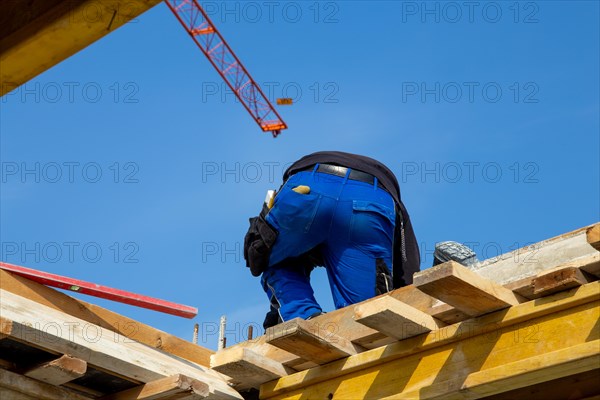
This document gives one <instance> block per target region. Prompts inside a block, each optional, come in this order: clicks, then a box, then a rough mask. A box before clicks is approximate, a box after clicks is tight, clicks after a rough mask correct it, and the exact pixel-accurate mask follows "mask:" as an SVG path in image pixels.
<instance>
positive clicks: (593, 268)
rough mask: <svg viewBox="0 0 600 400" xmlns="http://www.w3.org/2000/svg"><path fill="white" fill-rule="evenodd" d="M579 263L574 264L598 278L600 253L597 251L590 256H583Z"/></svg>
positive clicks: (599, 274) (599, 276)
mask: <svg viewBox="0 0 600 400" xmlns="http://www.w3.org/2000/svg"><path fill="white" fill-rule="evenodd" d="M579 264H580V265H574V266H576V267H579V269H581V270H582V271H584V272H586V273H588V274H590V275H593V276H595V277H596V278H600V253H599V252H597V253H595V254H593V255H591V256H587V257H583V258H582V259H581V260H580V261H579Z"/></svg>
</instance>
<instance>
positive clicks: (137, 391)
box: [101, 374, 209, 400]
mask: <svg viewBox="0 0 600 400" xmlns="http://www.w3.org/2000/svg"><path fill="white" fill-rule="evenodd" d="M208 395H209V390H208V385H206V384H205V383H202V382H200V381H198V380H196V379H192V378H190V377H188V376H185V375H181V374H176V375H172V376H168V377H166V378H161V379H158V380H156V381H152V382H148V383H146V384H144V385H141V386H138V387H134V388H131V389H128V390H125V391H122V392H119V393H115V394H111V395H108V396H104V397H102V399H101V400H158V399H174V398H177V399H179V398H184V397H185V398H186V399H187V398H189V399H204V398H206V397H208Z"/></svg>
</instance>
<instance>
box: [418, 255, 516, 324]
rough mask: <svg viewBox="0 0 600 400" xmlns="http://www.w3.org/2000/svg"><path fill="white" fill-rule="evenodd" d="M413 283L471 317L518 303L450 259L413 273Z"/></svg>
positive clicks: (512, 297)
mask: <svg viewBox="0 0 600 400" xmlns="http://www.w3.org/2000/svg"><path fill="white" fill-rule="evenodd" d="M413 283H414V285H415V286H416V287H417V288H418V289H419V290H422V291H423V292H425V293H427V294H429V295H430V296H433V297H435V298H438V299H440V300H442V301H443V302H445V303H447V304H450V305H451V306H453V307H455V308H457V309H459V310H460V311H462V312H464V313H466V314H468V315H471V316H479V315H483V314H487V313H490V312H493V311H497V310H501V309H503V308H507V307H510V306H514V305H517V304H519V298H518V297H517V295H515V294H514V293H513V292H512V291H510V290H508V289H506V288H505V287H503V286H501V285H499V284H497V283H495V282H492V281H490V280H487V279H485V278H483V277H481V276H480V275H478V274H477V273H475V272H473V271H471V270H469V269H468V268H466V267H463V266H462V265H460V264H458V263H456V262H454V261H448V262H446V263H443V264H440V265H436V266H434V267H432V268H429V269H427V270H425V271H422V272H419V273H416V274H415V275H414V278H413Z"/></svg>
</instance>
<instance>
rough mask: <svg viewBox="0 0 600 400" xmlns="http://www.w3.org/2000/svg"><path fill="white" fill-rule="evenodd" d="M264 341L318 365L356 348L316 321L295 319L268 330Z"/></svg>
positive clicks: (354, 352)
mask: <svg viewBox="0 0 600 400" xmlns="http://www.w3.org/2000/svg"><path fill="white" fill-rule="evenodd" d="M265 335H266V336H267V343H269V344H270V345H272V346H275V347H279V348H280V349H283V350H285V351H289V352H290V353H293V354H295V355H297V356H298V357H300V358H302V359H304V360H308V361H312V362H314V363H317V364H325V363H328V362H330V361H333V360H337V359H340V358H343V357H347V356H349V355H352V354H356V352H357V351H356V350H357V349H356V347H355V346H354V345H353V344H352V343H351V342H350V341H349V340H348V339H346V338H343V337H341V336H338V335H336V334H335V333H334V332H333V331H331V330H329V329H328V327H327V326H321V325H319V323H315V321H312V320H311V321H305V320H303V319H301V318H295V319H293V320H290V321H286V322H284V323H282V324H279V325H276V326H274V327H271V328H269V329H267V332H266V333H265Z"/></svg>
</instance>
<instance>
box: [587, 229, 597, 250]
mask: <svg viewBox="0 0 600 400" xmlns="http://www.w3.org/2000/svg"><path fill="white" fill-rule="evenodd" d="M585 234H586V237H587V241H588V243H589V244H590V245H591V246H592V247H593V248H595V249H596V250H598V251H600V223H597V224H596V225H593V226H591V227H589V228H588V229H587V230H586V232H585Z"/></svg>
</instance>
